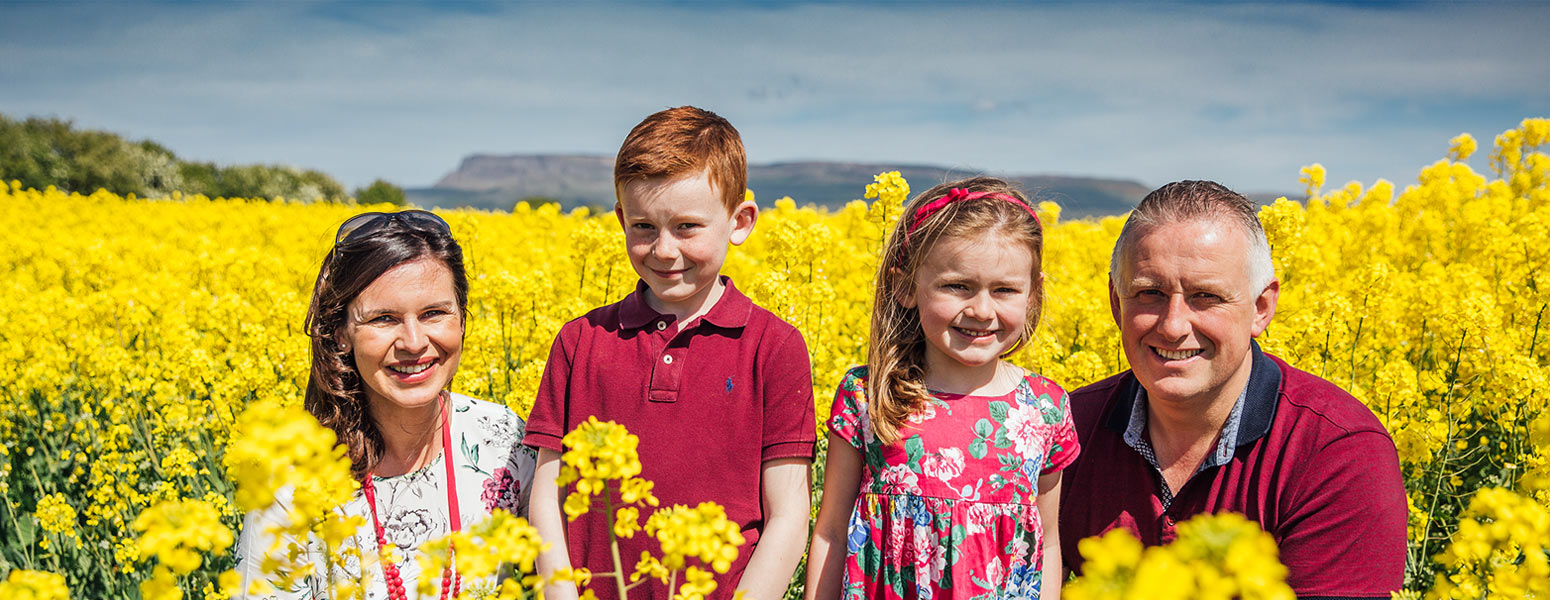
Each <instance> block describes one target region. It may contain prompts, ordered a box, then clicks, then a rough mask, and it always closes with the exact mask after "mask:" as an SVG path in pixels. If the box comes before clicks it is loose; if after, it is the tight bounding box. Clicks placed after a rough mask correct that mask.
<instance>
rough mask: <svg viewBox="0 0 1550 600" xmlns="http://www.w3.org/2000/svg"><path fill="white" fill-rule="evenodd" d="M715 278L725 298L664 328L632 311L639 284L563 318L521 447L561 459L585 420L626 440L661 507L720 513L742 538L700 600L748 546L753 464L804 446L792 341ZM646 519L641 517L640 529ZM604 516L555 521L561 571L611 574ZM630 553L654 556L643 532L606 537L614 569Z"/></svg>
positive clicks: (737, 571)
mask: <svg viewBox="0 0 1550 600" xmlns="http://www.w3.org/2000/svg"><path fill="white" fill-rule="evenodd" d="M723 281H724V282H726V291H725V292H724V293H723V294H722V295H721V298H720V299H719V300H718V301H717V302H716V305H715V306H713V307H711V309H710V311H709V312H707V313H706V314H705V315H704V316H702V317H699V318H697V319H695V320H694V321H691V322H689V323H688V324H687V325H686V326H685V327H683V328H682V329H681V330H678V331H676V332H675V330H674V327H673V326H674V325H675V323H674V321H675V317H673V316H672V315H664V314H660V313H658V312H656V311H655V310H652V309H651V307H650V306H648V305H647V304H646V301H645V297H644V294H645V284H644V283H640V284H638V285H637V286H636V288H635V292H634V293H632V294H630V295H629V296H626V297H625V298H624V299H623V300H621V301H619V302H617V303H614V304H610V305H608V306H604V307H601V308H597V309H594V310H592V311H591V312H589V313H587V314H586V316H583V317H581V318H579V319H576V320H574V321H571V322H569V323H566V324H565V326H564V327H563V328H561V329H560V334H559V336H557V337H556V339H555V340H554V346H553V347H552V348H551V349H550V351H549V362H548V364H547V365H545V367H544V376H543V381H542V383H540V384H539V387H538V398H537V400H536V401H535V402H534V403H533V412H532V415H531V416H529V418H528V421H527V437H526V438H525V439H524V443H526V444H527V445H529V446H533V447H536V448H548V449H551V450H555V451H560V452H563V451H564V449H563V448H562V446H561V443H560V439H561V438H562V437H563V436H564V435H565V433H566V432H568V431H570V430H571V429H574V428H575V427H576V425H577V424H579V423H581V422H583V421H585V420H587V417H589V416H592V415H597V418H598V419H599V420H604V421H614V422H616V423H619V424H622V425H624V426H625V427H627V428H629V430H630V433H633V434H635V435H636V436H638V437H640V447H639V450H640V460H641V464H642V472H641V476H642V477H644V478H646V479H648V480H650V481H653V482H655V484H656V485H655V487H654V489H653V491H654V493H655V494H656V496H657V498H659V499H661V501H662V505H663V506H670V505H673V504H684V505H688V506H695V505H698V504H699V503H701V502H705V501H714V502H716V503H718V504H720V505H721V506H723V507H724V508H726V511H727V516H728V518H730V519H731V520H732V521H734V522H737V523H739V524H741V525H742V530H743V536H744V537H746V538H747V540H748V542H747V544H745V545H744V546H743V547H742V549H741V550H740V551H739V552H738V557H737V562H736V563H734V564H733V565H732V568H731V569H730V570H728V572H727V573H726V574H725V575H719V576H717V578H716V581H717V586H716V592H715V593H714V594H713V597H714V598H730V597H731V596H732V591H733V589H734V588H735V587H736V586H737V581H738V579H739V578H741V577H742V573H743V568H744V567H745V566H746V565H747V564H748V557H749V556H752V555H753V550H754V547H755V546H756V545H757V544H758V541H759V532H760V530H761V529H763V527H764V509H763V505H762V502H761V495H760V480H761V474H762V470H761V469H762V466H763V463H764V461H767V460H771V459H777V458H790V457H800V458H808V459H811V458H812V456H813V442H814V441H815V440H816V439H817V432H816V429H815V421H814V416H813V376H812V368H811V366H810V364H809V359H808V355H807V344H806V343H805V342H804V341H803V340H802V334H801V333H799V332H798V331H797V329H796V328H795V327H792V326H791V325H790V324H787V323H786V322H785V321H782V320H780V319H779V318H777V317H776V316H775V315H774V314H771V313H770V312H769V311H767V310H764V309H762V308H759V307H758V306H755V305H754V304H753V302H751V301H750V300H749V299H748V297H747V296H744V295H743V294H742V293H741V292H739V291H737V288H736V287H734V286H733V285H732V282H731V280H730V279H727V278H725V277H723ZM649 512H650V511H649V510H642V513H643V514H642V515H641V519H642V522H644V520H645V517H646V516H647V515H648V514H649ZM608 521H609V519H608V516H607V515H605V514H604V511H603V508H602V504H601V503H599V504H598V505H596V506H594V507H593V509H592V510H591V511H590V512H588V513H587V514H586V515H584V516H582V517H581V518H580V519H577V520H576V521H573V522H570V523H568V524H567V526H566V541H567V543H568V544H569V549H570V557H571V564H572V565H574V566H585V567H587V568H589V569H591V570H592V571H593V572H594V573H596V572H603V571H612V570H613V557H612V555H611V554H610V552H609V545H608V544H609V540H608V529H607V525H608ZM642 550H650V551H651V552H652V554H653V555H657V556H659V555H660V554H661V549H660V547H659V546H658V545H657V544H656V540H655V539H652V538H650V537H649V536H646V535H645V534H644V533H637V534H636V535H635V537H634V538H632V539H625V540H620V557H621V559H622V560H623V561H624V569H625V571H626V573H628V572H631V571H634V569H635V562H636V561H637V560H639V559H640V553H641V551H642ZM691 564H692V563H691ZM680 581H681V578H680ZM591 588H592V590H593V591H594V592H595V593H596V594H597V595H598V597H599V598H602V599H609V598H614V597H615V596H616V595H617V594H616V593H615V591H616V590H615V587H614V586H613V585H612V584H609V583H606V582H601V581H594V584H593V585H592V586H591ZM630 597H631V598H632V599H634V600H646V599H653V598H661V599H666V598H667V597H668V596H667V590H666V586H664V585H660V584H652V585H646V586H642V587H640V588H636V589H634V590H631V592H630Z"/></svg>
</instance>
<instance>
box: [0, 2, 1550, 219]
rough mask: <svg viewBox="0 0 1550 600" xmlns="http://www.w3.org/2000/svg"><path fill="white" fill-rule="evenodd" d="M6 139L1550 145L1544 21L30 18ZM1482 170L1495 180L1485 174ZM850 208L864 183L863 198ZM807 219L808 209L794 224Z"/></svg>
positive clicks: (922, 16)
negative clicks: (692, 118)
mask: <svg viewBox="0 0 1550 600" xmlns="http://www.w3.org/2000/svg"><path fill="white" fill-rule="evenodd" d="M0 23H4V24H5V25H4V26H3V27H0V113H4V114H6V115H7V116H10V117H13V118H16V117H22V116H30V115H43V116H58V117H61V118H69V119H73V120H75V122H76V123H77V124H78V125H79V126H82V127H89V128H100V129H107V130H111V131H115V132H118V133H121V134H124V135H126V136H128V137H130V138H133V139H142V138H149V139H153V140H156V141H158V142H161V143H162V144H164V145H166V146H168V147H169V148H171V149H172V150H174V151H175V152H177V153H178V154H179V155H180V156H183V157H185V158H189V159H199V160H212V161H216V162H222V163H255V162H256V163H280V164H293V165H297V166H302V167H308V168H316V169H321V170H323V171H326V172H328V173H330V174H332V175H334V176H335V177H338V178H339V179H340V180H341V181H343V182H344V183H346V184H347V185H350V186H357V185H363V184H365V183H368V182H370V181H371V180H372V179H375V178H379V177H380V178H384V179H387V180H389V181H392V182H394V183H397V184H400V185H403V186H406V187H418V186H426V185H430V184H431V183H433V182H435V181H436V179H438V178H439V177H440V176H442V175H443V174H445V173H447V172H448V171H450V170H452V169H453V168H455V167H456V166H457V163H458V161H459V159H461V158H462V157H463V156H465V155H467V154H470V153H474V152H487V153H547V152H567V153H568V152H579V153H594V154H612V153H613V152H614V151H616V150H617V148H618V144H619V142H620V141H621V140H622V139H623V137H624V134H625V133H626V132H628V130H629V128H630V127H631V126H633V125H634V124H635V123H636V122H637V121H639V120H640V119H641V118H642V117H644V116H645V115H647V114H649V113H651V112H653V111H655V110H658V109H661V108H665V107H668V106H677V105H681V104H694V105H697V106H701V107H705V108H708V109H711V110H714V111H716V112H718V113H720V114H722V115H723V116H725V117H727V118H728V119H730V120H731V121H732V123H733V124H735V125H736V126H737V127H738V129H739V130H740V131H741V132H742V134H743V138H744V142H745V144H746V145H747V146H748V150H749V156H750V160H752V161H754V162H772V161H780V160H800V159H836V160H852V161H865V162H890V163H899V164H922V163H924V164H939V165H943V166H949V167H958V168H965V169H983V170H988V171H991V172H1011V173H1023V174H1039V173H1049V174H1073V175H1092V176H1104V177H1119V178H1129V179H1136V180H1139V181H1141V182H1142V183H1144V184H1147V185H1152V186H1155V185H1160V184H1162V183H1166V182H1168V181H1172V180H1176V179H1196V178H1205V179H1215V180H1218V181H1221V182H1223V183H1226V184H1227V185H1229V186H1231V187H1234V188H1236V189H1240V190H1243V191H1295V190H1298V189H1299V187H1300V186H1299V185H1298V184H1297V170H1298V168H1299V167H1300V166H1302V165H1304V164H1308V163H1312V162H1321V163H1323V164H1324V165H1325V166H1326V167H1327V168H1328V169H1329V173H1330V175H1329V176H1330V181H1331V182H1332V184H1335V185H1338V184H1339V183H1342V182H1344V181H1347V180H1352V179H1355V180H1359V181H1362V182H1364V183H1370V182H1371V181H1373V180H1375V179H1377V178H1379V177H1383V178H1387V179H1390V180H1391V181H1394V182H1396V183H1398V184H1400V185H1401V186H1403V185H1404V184H1406V183H1410V182H1413V181H1414V179H1415V174H1416V172H1417V171H1418V170H1419V169H1420V168H1421V167H1422V166H1424V165H1426V164H1429V163H1431V162H1433V161H1435V160H1437V159H1438V158H1440V157H1441V156H1443V154H1444V152H1445V151H1446V149H1447V141H1448V139H1449V138H1451V137H1452V136H1454V135H1457V134H1458V133H1461V132H1470V133H1473V134H1474V135H1475V136H1476V137H1477V138H1479V139H1480V141H1481V146H1482V154H1484V153H1486V152H1487V151H1488V148H1489V144H1490V140H1491V139H1492V138H1493V137H1494V136H1495V135H1496V134H1497V133H1500V132H1501V131H1502V130H1504V129H1507V128H1510V127H1514V126H1516V124H1517V123H1518V122H1519V121H1520V120H1521V119H1523V118H1524V117H1542V116H1550V4H1545V3H1535V2H1509V3H1473V2H1471V3H1462V2H1461V3H1396V2H1384V3H1378V4H1360V3H1318V4H1289V3H1275V4H1235V3H1169V4H1162V5H1156V4H1141V3H1112V2H1104V3H1040V4H1020V3H994V4H983V5H973V6H961V5H957V4H953V5H945V4H936V3H927V2H910V3H859V4H845V3H806V4H787V3H779V2H754V3H710V2H676V3H656V4H647V5H639V4H616V3H595V2H583V3H555V4H548V3H521V4H486V3H472V2H459V3H411V2H391V3H383V2H374V3H344V4H337V3H329V4H320V3H306V2H278V3H264V4H250V3H230V2H222V3H191V2H182V3H60V2H48V3H29V2H15V1H13V0H0ZM1474 162H1475V164H1476V167H1477V168H1479V169H1485V168H1486V167H1485V162H1484V160H1483V157H1481V159H1479V160H1476V161H1474ZM865 183H866V182H857V186H858V193H859V189H860V186H862V185H864V184H865ZM798 200H800V199H798Z"/></svg>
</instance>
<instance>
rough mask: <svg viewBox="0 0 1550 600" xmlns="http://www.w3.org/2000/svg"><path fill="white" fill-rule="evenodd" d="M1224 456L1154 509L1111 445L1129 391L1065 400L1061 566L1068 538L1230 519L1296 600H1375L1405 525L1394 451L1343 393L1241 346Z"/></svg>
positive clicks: (1071, 544) (1144, 533) (1386, 583)
mask: <svg viewBox="0 0 1550 600" xmlns="http://www.w3.org/2000/svg"><path fill="white" fill-rule="evenodd" d="M1252 352H1253V353H1254V359H1253V366H1252V371H1251V372H1250V374H1249V385H1248V390H1247V392H1246V394H1245V395H1244V397H1243V399H1242V401H1243V403H1244V405H1243V407H1242V408H1243V412H1242V417H1241V421H1240V422H1239V424H1238V431H1237V435H1236V440H1235V445H1236V451H1235V452H1233V456H1232V458H1231V460H1229V461H1227V462H1226V464H1222V465H1219V466H1214V467H1209V468H1206V469H1203V470H1202V471H1200V472H1198V473H1196V474H1195V475H1194V477H1192V478H1190V479H1189V480H1188V481H1186V482H1185V483H1184V485H1183V486H1181V487H1180V488H1179V490H1178V493H1177V494H1175V495H1174V497H1173V499H1172V501H1171V503H1169V502H1166V501H1165V497H1166V494H1165V493H1164V492H1163V491H1162V485H1164V484H1163V483H1162V478H1161V474H1160V473H1158V471H1157V469H1156V467H1154V466H1153V465H1152V463H1151V462H1149V461H1148V460H1147V459H1146V458H1145V457H1143V456H1142V455H1141V454H1140V453H1139V452H1137V450H1136V449H1135V448H1132V447H1131V446H1130V445H1128V444H1126V443H1125V440H1124V433H1125V429H1126V426H1127V424H1128V423H1129V420H1130V414H1131V408H1132V407H1133V406H1134V403H1135V402H1136V401H1137V398H1138V395H1137V392H1138V391H1139V384H1138V382H1137V381H1136V378H1135V376H1134V375H1133V374H1131V373H1130V372H1129V371H1126V372H1124V373H1121V374H1119V375H1115V376H1113V377H1110V378H1108V379H1105V380H1103V381H1100V382H1098V383H1095V384H1092V385H1089V386H1087V387H1084V388H1082V389H1079V390H1077V391H1075V392H1072V393H1071V413H1072V417H1073V418H1074V419H1075V420H1076V431H1077V439H1078V440H1080V442H1081V444H1082V455H1081V456H1080V457H1079V458H1077V460H1076V462H1075V463H1074V464H1072V465H1071V466H1070V467H1067V468H1066V470H1065V477H1064V479H1063V480H1062V482H1061V487H1062V490H1061V503H1060V536H1061V549H1062V558H1063V559H1064V560H1065V562H1066V565H1067V566H1069V567H1070V568H1072V569H1073V570H1076V571H1078V572H1080V571H1081V568H1082V556H1081V554H1079V553H1078V551H1077V542H1078V541H1080V540H1081V539H1082V538H1085V537H1088V536H1093V535H1099V534H1102V533H1104V532H1106V531H1108V530H1110V529H1114V528H1117V527H1123V528H1125V529H1129V530H1130V531H1131V533H1134V534H1135V535H1136V536H1137V537H1138V538H1140V539H1141V541H1142V543H1144V544H1146V545H1148V546H1155V545H1159V544H1163V543H1167V542H1170V541H1172V540H1173V539H1174V538H1175V537H1176V531H1175V526H1176V525H1177V523H1178V522H1180V521H1184V520H1186V519H1188V518H1190V517H1192V516H1195V515H1198V514H1201V513H1217V512H1236V513H1240V514H1243V515H1244V516H1246V517H1248V518H1249V519H1250V520H1253V521H1256V522H1258V523H1259V524H1260V526H1261V527H1263V528H1264V529H1265V531H1268V532H1270V533H1271V534H1272V535H1274V536H1275V540H1276V545H1277V546H1278V547H1279V548H1280V551H1281V562H1283V563H1285V564H1286V566H1287V570H1288V575H1287V583H1288V584H1290V585H1291V586H1292V589H1293V590H1294V591H1295V592H1296V593H1297V595H1298V596H1299V597H1300V598H1304V599H1308V598H1388V597H1389V592H1392V591H1397V590H1399V588H1400V586H1401V585H1402V584H1403V582H1404V572H1405V525H1406V520H1407V519H1408V517H1409V513H1408V508H1407V504H1406V502H1405V488H1404V482H1403V480H1402V478H1401V476H1400V471H1399V457H1398V454H1397V453H1396V452H1395V450H1394V442H1393V441H1392V440H1391V439H1390V438H1389V434H1388V431H1387V430H1385V429H1384V428H1383V425H1382V423H1380V422H1379V421H1378V419H1377V417H1375V416H1373V414H1372V411H1371V410H1368V409H1367V407H1366V406H1363V405H1362V404H1361V403H1360V402H1358V401H1357V400H1356V399H1355V398H1353V397H1351V395H1350V394H1348V393H1346V392H1345V390H1342V389H1340V388H1338V387H1336V386H1335V385H1334V384H1332V383H1330V382H1328V381H1324V380H1323V379H1320V378H1318V377H1315V376H1313V375H1311V374H1309V373H1306V372H1303V371H1300V370H1297V369H1294V368H1292V367H1290V366H1288V365H1287V364H1286V363H1285V362H1283V361H1282V360H1281V359H1279V358H1276V357H1274V356H1271V355H1268V354H1264V353H1263V352H1261V351H1260V349H1259V346H1258V345H1257V344H1255V345H1254V347H1253V350H1252Z"/></svg>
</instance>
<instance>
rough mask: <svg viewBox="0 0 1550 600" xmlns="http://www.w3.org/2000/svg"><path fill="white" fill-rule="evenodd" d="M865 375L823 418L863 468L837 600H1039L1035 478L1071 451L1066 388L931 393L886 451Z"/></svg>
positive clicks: (1046, 383) (1030, 383) (1029, 381)
mask: <svg viewBox="0 0 1550 600" xmlns="http://www.w3.org/2000/svg"><path fill="white" fill-rule="evenodd" d="M866 377H867V372H866V368H865V367H856V368H853V369H851V370H850V371H849V372H848V373H846V374H845V379H844V381H842V382H841V383H840V387H839V391H838V392H837V394H836V396H835V399H834V407H833V409H832V412H831V414H832V417H830V420H829V429H830V431H832V432H833V433H834V434H835V435H837V436H839V437H840V438H842V439H844V440H845V441H847V442H850V444H851V445H853V446H855V447H856V449H857V450H859V451H860V452H861V454H862V456H863V458H864V461H865V466H864V467H863V469H862V474H861V485H860V494H859V495H858V496H857V498H856V507H855V509H854V510H853V511H852V512H851V517H850V526H849V535H848V538H849V539H848V540H847V552H846V560H845V577H844V582H843V590H844V591H843V594H844V598H845V600H856V599H866V600H876V599H889V600H891V599H894V598H902V599H909V598H947V597H951V598H966V599H1002V598H1038V597H1039V585H1040V579H1041V577H1040V575H1041V572H1042V567H1043V552H1044V540H1043V534H1044V527H1043V523H1042V521H1040V519H1039V510H1038V503H1037V497H1038V490H1039V481H1038V480H1039V476H1040V475H1044V474H1047V473H1053V472H1055V471H1059V470H1061V469H1063V468H1065V467H1066V466H1067V465H1069V464H1070V463H1071V461H1073V460H1075V459H1076V455H1077V452H1078V445H1077V439H1076V429H1075V427H1074V426H1073V425H1072V422H1071V415H1070V410H1069V408H1070V407H1069V400H1068V398H1067V396H1066V392H1065V390H1062V389H1061V388H1060V386H1058V385H1055V383H1054V382H1052V381H1050V380H1049V379H1047V378H1044V377H1040V376H1037V375H1029V376H1028V377H1026V378H1024V379H1023V381H1021V382H1020V383H1019V384H1018V386H1017V389H1015V390H1013V391H1012V392H1011V393H1009V394H1007V395H1005V396H999V397H992V396H960V395H954V394H934V395H933V397H932V398H931V399H930V401H929V402H928V403H927V405H926V408H925V410H924V411H921V412H920V413H917V414H915V415H913V416H911V417H910V418H909V420H908V422H906V423H905V426H904V427H902V428H900V432H899V433H900V436H901V439H900V440H899V441H897V442H895V443H893V444H890V445H887V446H883V445H881V444H879V443H878V441H877V439H876V438H875V436H874V434H873V432H872V426H871V421H870V419H869V418H868V417H867V401H866Z"/></svg>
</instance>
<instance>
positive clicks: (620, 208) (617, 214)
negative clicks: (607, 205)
mask: <svg viewBox="0 0 1550 600" xmlns="http://www.w3.org/2000/svg"><path fill="white" fill-rule="evenodd" d="M614 218H615V219H618V220H619V228H620V229H625V230H628V229H629V228H628V227H625V226H624V205H622V204H619V203H618V202H614Z"/></svg>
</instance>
